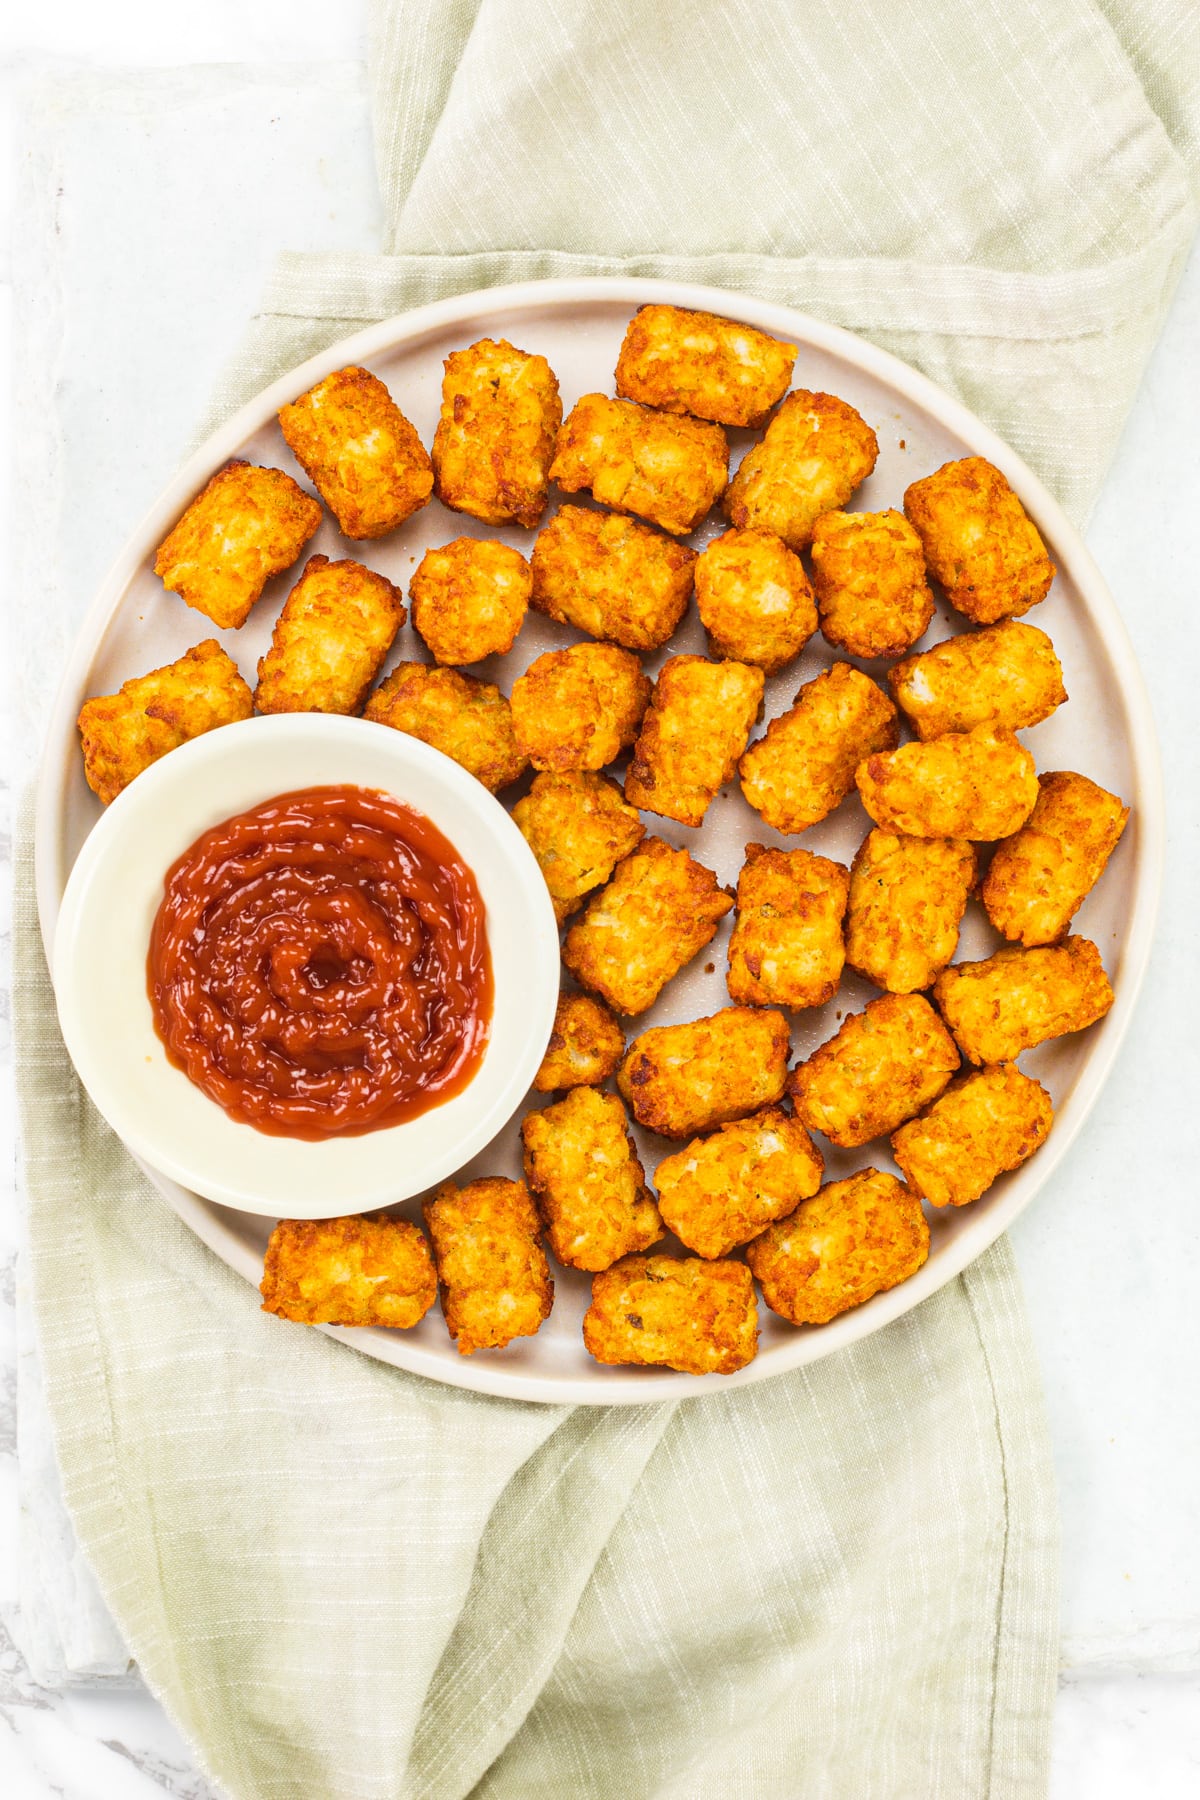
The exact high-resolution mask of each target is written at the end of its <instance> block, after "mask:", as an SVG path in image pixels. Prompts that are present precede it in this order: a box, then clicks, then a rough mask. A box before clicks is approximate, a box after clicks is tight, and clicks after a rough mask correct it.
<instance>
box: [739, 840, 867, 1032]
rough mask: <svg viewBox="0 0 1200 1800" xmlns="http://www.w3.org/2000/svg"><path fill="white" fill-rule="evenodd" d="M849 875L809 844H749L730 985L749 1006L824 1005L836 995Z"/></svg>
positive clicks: (740, 886) (740, 877)
mask: <svg viewBox="0 0 1200 1800" xmlns="http://www.w3.org/2000/svg"><path fill="white" fill-rule="evenodd" d="M849 885H850V875H849V872H848V870H846V869H844V868H843V867H842V865H841V863H837V862H831V861H830V860H829V858H828V857H827V856H813V855H812V853H811V852H810V851H808V850H768V849H767V848H766V846H765V845H764V844H747V845H746V860H745V862H744V863H743V864H742V872H741V874H740V875H739V876H738V884H737V922H736V924H735V925H734V928H733V936H732V937H731V939H730V940H729V974H728V976H727V978H726V979H727V985H728V988H729V995H730V998H731V999H732V1000H737V1001H740V1002H743V1003H744V1004H746V1005H748V1006H791V1007H805V1006H824V1004H825V1002H826V1001H827V1000H832V999H833V996H834V995H835V994H836V993H837V990H838V983H839V982H840V980H841V978H842V966H843V964H844V962H845V951H844V949H843V946H842V915H843V914H844V912H845V910H846V892H847V889H848V887H849Z"/></svg>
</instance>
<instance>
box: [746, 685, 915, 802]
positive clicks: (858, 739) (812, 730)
mask: <svg viewBox="0 0 1200 1800" xmlns="http://www.w3.org/2000/svg"><path fill="white" fill-rule="evenodd" d="M899 741H900V727H899V723H898V721H897V715H896V709H895V707H894V706H893V705H892V703H891V701H890V700H889V699H888V697H887V695H886V694H885V693H884V692H883V690H882V688H878V687H876V685H875V683H874V682H873V681H872V680H871V678H870V676H869V675H864V674H862V673H861V671H860V670H858V669H855V668H852V667H851V666H850V664H849V663H834V665H833V667H832V668H830V669H826V670H825V672H824V674H823V675H818V676H817V677H816V678H815V679H814V680H813V681H806V682H805V683H804V686H803V687H802V688H801V689H800V691H799V693H798V694H797V695H796V698H795V700H794V702H793V703H792V706H791V708H790V709H789V711H787V712H785V713H781V714H780V716H779V718H777V719H772V720H771V722H770V724H769V725H768V726H767V735H766V736H765V737H762V738H759V740H758V742H757V743H756V744H751V746H750V748H749V750H747V752H746V754H745V756H743V758H742V760H741V762H740V764H739V765H738V767H739V772H740V774H741V778H742V792H743V794H744V795H745V796H746V799H747V800H748V801H749V803H750V805H751V806H752V807H753V808H754V810H755V812H757V813H760V814H761V815H762V817H763V819H764V820H765V821H766V823H767V824H768V825H771V826H773V827H774V828H775V830H776V831H782V832H797V831H805V830H806V829H807V828H808V826H810V825H816V824H817V823H818V821H819V820H821V819H824V818H825V817H827V815H828V814H829V813H831V812H832V811H833V809H834V808H835V807H836V806H840V805H841V803H842V801H843V800H844V799H845V798H846V795H847V794H849V793H850V792H851V791H852V790H853V787H854V771H855V769H856V768H857V767H858V766H859V764H860V763H861V762H862V761H863V759H864V758H865V757H868V756H870V755H871V752H872V751H875V750H890V749H891V748H892V747H893V745H895V744H898V743H899Z"/></svg>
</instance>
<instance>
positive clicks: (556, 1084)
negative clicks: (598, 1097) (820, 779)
mask: <svg viewBox="0 0 1200 1800" xmlns="http://www.w3.org/2000/svg"><path fill="white" fill-rule="evenodd" d="M624 1054H625V1033H624V1032H623V1031H622V1030H621V1027H620V1026H619V1025H618V1024H617V1021H616V1020H615V1019H614V1018H613V1015H612V1014H611V1013H610V1012H609V1010H608V1008H607V1006H605V1004H604V1002H603V1000H597V999H596V998H595V996H594V995H592V994H560V995H559V997H558V1006H557V1008H556V1009H555V1013H554V1030H553V1031H552V1032H551V1033H550V1042H549V1043H548V1044H547V1045H546V1054H545V1056H543V1058H542V1061H541V1065H540V1067H539V1068H538V1072H537V1074H536V1075H535V1076H534V1078H533V1085H534V1087H535V1088H536V1089H537V1091H538V1093H539V1094H553V1093H554V1092H556V1090H558V1089H559V1088H562V1089H564V1090H565V1089H566V1088H577V1087H598V1086H599V1085H600V1083H601V1082H602V1081H607V1080H608V1078H609V1076H610V1075H613V1074H615V1073H616V1069H617V1065H618V1064H619V1062H620V1060H621V1058H622V1057H623V1056H624Z"/></svg>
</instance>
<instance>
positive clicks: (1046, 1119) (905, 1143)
mask: <svg viewBox="0 0 1200 1800" xmlns="http://www.w3.org/2000/svg"><path fill="white" fill-rule="evenodd" d="M1053 1123H1054V1108H1053V1106H1052V1105H1051V1103H1050V1096H1049V1094H1048V1093H1047V1092H1046V1090H1045V1088H1044V1087H1043V1086H1042V1085H1041V1083H1040V1082H1039V1081H1034V1080H1033V1079H1032V1078H1031V1077H1030V1076H1028V1075H1022V1073H1021V1071H1020V1069H1018V1068H1017V1065H1016V1064H1015V1063H995V1064H993V1065H992V1066H991V1067H990V1068H986V1069H980V1070H979V1071H978V1072H977V1073H975V1074H973V1075H964V1076H962V1077H961V1078H960V1079H959V1080H957V1081H952V1082H951V1083H950V1086H949V1087H948V1088H947V1089H946V1091H945V1093H944V1094H943V1095H942V1097H941V1099H940V1100H935V1101H934V1103H933V1105H932V1106H931V1107H930V1108H929V1110H928V1111H927V1112H923V1113H922V1114H921V1116H920V1118H919V1119H911V1120H910V1121H909V1123H908V1124H907V1125H902V1126H901V1127H900V1129H899V1131H897V1132H894V1133H893V1135H892V1155H893V1156H894V1157H895V1159H896V1161H897V1162H898V1163H899V1165H900V1167H901V1168H902V1169H903V1171H904V1177H905V1180H906V1181H907V1182H908V1185H909V1187H910V1188H911V1189H912V1191H913V1193H914V1194H919V1195H921V1196H922V1198H923V1199H926V1200H928V1202H929V1204H930V1205H931V1206H966V1205H967V1204H968V1203H969V1202H970V1201H972V1200H978V1199H979V1196H980V1195H981V1194H985V1193H986V1192H987V1190H988V1188H990V1187H991V1185H992V1183H993V1181H995V1179H996V1177H997V1175H1003V1174H1004V1172H1005V1170H1006V1169H1016V1168H1019V1167H1020V1165H1021V1164H1022V1163H1023V1162H1026V1161H1027V1160H1028V1158H1029V1157H1031V1156H1032V1155H1033V1153H1034V1151H1035V1150H1039V1149H1040V1148H1041V1146H1042V1145H1043V1144H1044V1143H1045V1141H1046V1138H1047V1136H1048V1135H1049V1132H1050V1127H1051V1125H1052V1124H1053Z"/></svg>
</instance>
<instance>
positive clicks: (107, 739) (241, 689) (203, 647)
mask: <svg viewBox="0 0 1200 1800" xmlns="http://www.w3.org/2000/svg"><path fill="white" fill-rule="evenodd" d="M253 711H254V697H253V695H252V694H251V692H250V689H249V688H248V687H247V686H246V683H245V682H244V681H243V680H242V677H241V675H240V674H239V672H238V666H237V664H236V663H235V662H234V661H233V659H232V658H231V657H229V656H226V654H225V652H224V650H222V648H221V646H220V644H218V642H217V640H216V638H205V640H204V642H203V643H202V644H196V645H195V646H194V648H193V649H191V650H189V651H188V652H187V654H186V655H185V656H181V657H180V658H179V660H178V661H177V662H173V663H167V664H166V665H165V667H163V668H161V669H151V670H150V672H149V673H148V674H146V675H135V676H133V677H132V679H131V680H129V681H123V682H122V683H121V687H120V690H119V692H117V693H115V694H98V695H96V696H95V697H94V698H93V699H91V700H85V701H84V703H83V707H82V709H81V711H80V714H79V720H78V724H79V735H80V738H81V740H82V743H83V772H84V775H85V776H86V778H87V784H88V786H89V787H90V788H91V790H92V792H93V794H95V795H96V796H97V798H98V799H100V800H102V801H103V803H104V805H105V806H107V805H108V803H109V801H110V800H115V799H116V797H117V795H118V794H119V793H120V792H121V789H122V788H124V787H128V786H129V783H130V782H131V781H132V780H133V778H134V776H135V775H140V774H141V772H142V770H143V769H148V768H149V767H150V764H151V763H152V762H157V761H158V759H159V757H160V756H165V755H166V754H167V752H168V750H174V749H176V748H178V746H179V745H180V744H184V743H186V742H187V741H188V739H189V738H194V737H201V736H203V734H204V733H205V732H206V731H212V730H213V729H214V728H215V727H216V726H218V725H233V724H235V723H236V722H237V720H239V719H248V718H249V717H250V715H251V713H252V712H253Z"/></svg>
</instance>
